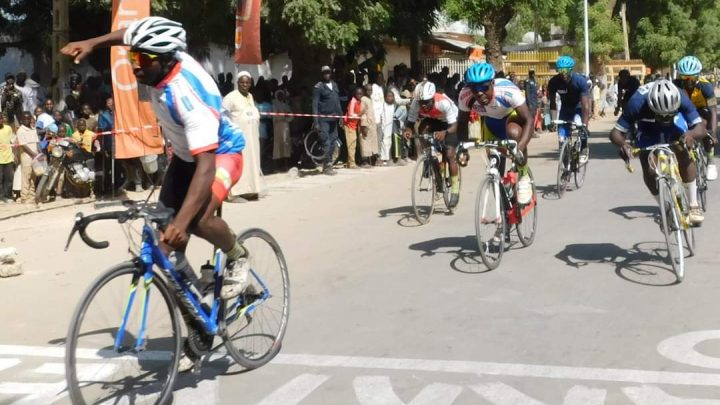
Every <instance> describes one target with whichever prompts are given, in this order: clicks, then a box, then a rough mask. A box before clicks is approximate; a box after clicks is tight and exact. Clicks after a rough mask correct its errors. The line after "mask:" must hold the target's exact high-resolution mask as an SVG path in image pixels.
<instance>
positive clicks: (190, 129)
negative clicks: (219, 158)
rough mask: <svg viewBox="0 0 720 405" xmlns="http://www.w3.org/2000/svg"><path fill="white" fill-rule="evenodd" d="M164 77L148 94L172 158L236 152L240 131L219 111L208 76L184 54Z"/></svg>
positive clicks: (215, 90) (241, 139)
mask: <svg viewBox="0 0 720 405" xmlns="http://www.w3.org/2000/svg"><path fill="white" fill-rule="evenodd" d="M177 55H178V56H177V58H178V61H177V63H176V64H175V66H174V67H173V69H172V70H171V71H170V73H168V75H167V77H165V79H163V81H162V82H160V83H159V84H158V85H157V86H155V88H154V89H153V91H152V92H151V101H152V106H153V110H154V111H155V114H156V115H157V119H158V122H159V123H160V126H161V127H162V129H163V134H164V135H165V137H167V138H168V140H169V141H170V143H171V144H172V146H173V151H174V154H175V156H177V157H179V158H180V159H182V160H184V161H186V162H193V161H194V159H193V155H197V154H199V153H202V152H206V151H210V150H215V153H216V154H229V153H240V152H241V151H242V150H243V149H244V147H245V138H244V136H243V133H242V131H241V130H240V129H239V128H237V127H235V126H233V124H232V123H231V122H230V119H229V118H228V116H227V113H226V111H225V110H224V109H223V108H222V106H221V104H222V96H221V95H220V91H219V90H218V87H217V85H216V84H215V82H214V81H213V79H212V77H210V75H209V74H208V73H207V72H206V71H205V69H203V68H202V66H200V64H199V63H198V62H197V61H195V59H193V58H192V57H191V56H190V55H188V54H187V53H185V52H178V54H177Z"/></svg>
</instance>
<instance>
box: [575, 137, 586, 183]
mask: <svg viewBox="0 0 720 405" xmlns="http://www.w3.org/2000/svg"><path fill="white" fill-rule="evenodd" d="M577 143H578V147H580V145H581V143H580V141H579V140H578V141H577ZM573 159H574V160H576V162H575V165H576V166H577V169H576V170H575V187H576V188H577V189H580V188H581V187H582V186H583V184H585V175H586V174H587V166H588V163H589V162H590V147H587V148H585V151H584V152H583V151H582V150H581V151H580V152H578V157H577V159H575V158H573ZM582 160H584V161H585V162H584V163H583V162H582Z"/></svg>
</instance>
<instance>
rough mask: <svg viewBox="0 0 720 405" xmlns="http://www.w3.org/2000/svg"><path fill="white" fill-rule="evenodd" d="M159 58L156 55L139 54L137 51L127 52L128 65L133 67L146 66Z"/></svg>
mask: <svg viewBox="0 0 720 405" xmlns="http://www.w3.org/2000/svg"><path fill="white" fill-rule="evenodd" d="M159 57H160V56H158V55H153V54H151V53H145V52H139V51H129V52H128V59H130V63H132V64H133V65H138V66H147V65H149V64H151V63H152V62H153V61H154V60H155V59H157V58H159Z"/></svg>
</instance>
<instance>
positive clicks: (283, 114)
mask: <svg viewBox="0 0 720 405" xmlns="http://www.w3.org/2000/svg"><path fill="white" fill-rule="evenodd" d="M260 115H267V116H270V117H310V118H338V119H340V118H347V116H345V115H324V114H295V113H275V112H261V113H260ZM350 119H356V120H359V119H360V117H357V118H350Z"/></svg>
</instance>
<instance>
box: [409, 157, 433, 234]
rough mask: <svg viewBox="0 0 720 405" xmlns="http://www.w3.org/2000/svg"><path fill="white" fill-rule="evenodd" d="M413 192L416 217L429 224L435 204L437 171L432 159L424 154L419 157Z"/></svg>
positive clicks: (414, 175) (414, 174) (413, 181)
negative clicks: (434, 168)
mask: <svg viewBox="0 0 720 405" xmlns="http://www.w3.org/2000/svg"><path fill="white" fill-rule="evenodd" d="M411 194H412V207H413V212H414V213H415V218H417V220H418V222H420V223H421V224H427V223H428V222H429V221H430V216H431V215H432V214H433V209H434V205H435V171H434V170H433V167H432V161H431V160H428V159H427V157H426V156H424V155H423V156H421V157H419V158H418V160H417V164H416V165H415V171H414V172H413V179H412V191H411Z"/></svg>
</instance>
